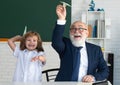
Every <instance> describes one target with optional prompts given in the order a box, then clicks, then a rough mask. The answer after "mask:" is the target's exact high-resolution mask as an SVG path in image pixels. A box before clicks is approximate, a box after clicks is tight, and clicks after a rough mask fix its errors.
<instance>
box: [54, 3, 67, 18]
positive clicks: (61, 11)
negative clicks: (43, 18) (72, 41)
mask: <svg viewBox="0 0 120 85" xmlns="http://www.w3.org/2000/svg"><path fill="white" fill-rule="evenodd" d="M56 14H57V16H58V19H59V20H65V19H66V7H65V6H63V5H58V6H57V7H56Z"/></svg>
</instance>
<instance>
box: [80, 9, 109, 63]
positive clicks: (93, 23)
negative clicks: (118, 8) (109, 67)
mask: <svg viewBox="0 0 120 85" xmlns="http://www.w3.org/2000/svg"><path fill="white" fill-rule="evenodd" d="M83 14H84V16H83V15H82V17H81V18H82V21H84V22H85V23H87V25H88V30H89V35H88V38H87V41H88V42H91V43H93V44H96V45H99V46H101V49H102V51H103V54H104V58H105V60H106V61H107V54H108V53H109V52H110V51H107V50H106V47H105V42H106V40H107V39H108V38H107V37H106V28H107V26H106V22H105V11H86V12H84V13H83ZM85 14H86V16H85Z"/></svg>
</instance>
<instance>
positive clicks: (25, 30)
mask: <svg viewBox="0 0 120 85" xmlns="http://www.w3.org/2000/svg"><path fill="white" fill-rule="evenodd" d="M26 32H27V26H25V29H24V32H23V35H24V34H26Z"/></svg>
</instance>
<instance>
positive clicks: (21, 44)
mask: <svg viewBox="0 0 120 85" xmlns="http://www.w3.org/2000/svg"><path fill="white" fill-rule="evenodd" d="M32 36H37V38H38V41H37V47H36V50H37V51H38V52H39V51H44V49H43V47H42V40H41V38H40V35H39V33H37V32H33V31H29V32H27V33H26V34H25V35H23V37H22V39H21V41H20V49H21V50H24V49H26V45H25V42H26V38H28V37H32Z"/></svg>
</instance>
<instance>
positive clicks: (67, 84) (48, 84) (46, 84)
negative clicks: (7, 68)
mask: <svg viewBox="0 0 120 85" xmlns="http://www.w3.org/2000/svg"><path fill="white" fill-rule="evenodd" d="M0 85H92V83H83V82H40V83H0ZM108 85H112V84H111V83H110V82H109V81H108Z"/></svg>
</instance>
